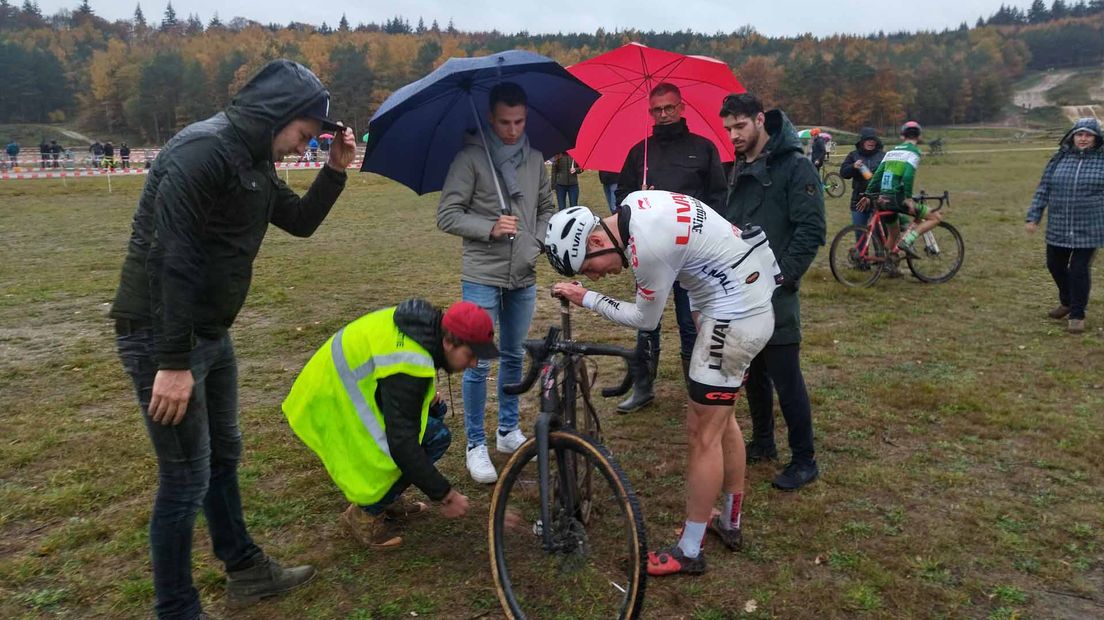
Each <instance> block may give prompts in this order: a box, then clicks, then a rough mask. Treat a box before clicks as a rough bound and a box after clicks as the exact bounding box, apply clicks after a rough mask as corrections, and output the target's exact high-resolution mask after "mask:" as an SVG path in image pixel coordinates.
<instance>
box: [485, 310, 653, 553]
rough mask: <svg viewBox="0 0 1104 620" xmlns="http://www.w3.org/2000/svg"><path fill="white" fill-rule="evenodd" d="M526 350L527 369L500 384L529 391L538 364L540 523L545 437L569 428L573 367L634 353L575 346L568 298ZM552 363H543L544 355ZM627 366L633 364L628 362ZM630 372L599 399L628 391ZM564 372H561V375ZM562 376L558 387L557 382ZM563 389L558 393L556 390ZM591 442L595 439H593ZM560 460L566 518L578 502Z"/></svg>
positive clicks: (547, 519)
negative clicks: (556, 321)
mask: <svg viewBox="0 0 1104 620" xmlns="http://www.w3.org/2000/svg"><path fill="white" fill-rule="evenodd" d="M525 347H526V349H527V350H528V351H529V353H530V354H531V355H532V356H533V357H534V363H533V364H532V365H531V366H530V368H529V372H528V373H527V376H526V377H525V378H523V379H522V381H521V382H520V383H518V384H515V385H510V386H504V387H503V391H505V392H507V393H518V394H520V393H522V392H525V391H526V390H528V389H529V386H531V385H532V383H533V381H534V379H535V374H536V373H535V371H536V368H537V362H538V361H539V362H541V366H540V368H541V370H540V390H541V391H540V413H539V414H538V416H537V423H536V427H535V429H534V435H535V438H536V441H537V471H538V480H539V485H540V489H539V491H540V518H541V523H542V524H549V523H552V506H551V497H550V496H551V489H552V486H551V480H550V462H549V455H548V435H549V433H550V432H551V431H552V430H556V429H559V428H569V429H574V428H575V423H576V413H577V394H578V381H577V379H576V369H577V368H578V367H579V366H580V365H581V364H583V357H584V356H585V355H586V354H587V353H592V354H598V355H602V354H604V355H619V356H621V357H625V358H626V359H628V356H629V355H634V352H632V351H629V350H624V349H618V348H616V347H607V346H602V345H589V344H585V343H577V342H575V341H574V340H572V339H571V306H570V304H569V302H568V301H567V300H561V301H560V327H559V328H556V327H553V328H550V329H549V330H548V335H547V336H546V337H545V339H544V340H543V341H532V340H530V341H527V342H526V343H525ZM550 355H551V356H554V357H552V358H551V359H546V358H547V357H549V356H550ZM630 364H632V362H630ZM631 370H632V368H631V365H630V368H629V369H627V371H626V373H625V377H624V379H623V380H622V382H621V385H620V386H618V387H616V388H612V389H603V390H602V394H603V396H607V397H608V396H619V395H621V394H624V393H625V392H627V391H628V388H629V386H630V385H631V384H632V372H631ZM565 371H566V372H565ZM561 373H563V381H562V384H561V383H560V382H559V381H558V379H559V377H560V374H561ZM561 385H562V390H563V391H562V395H561V391H560V389H558V388H559V387H560V386H561ZM595 439H598V438H597V437H595ZM556 458H557V459H558V460H559V465H560V467H558V468H557V469H558V471H559V473H560V481H559V482H560V491H561V496H562V499H563V503H564V510H565V511H566V512H567V513H568V514H572V515H574V514H575V511H576V507H577V501H576V500H577V498H576V497H575V493H576V488H575V485H574V484H572V482H571V481H572V480H573V479H574V477H575V472H574V465H575V464H574V463H573V462H570V463H568V462H565V461H564V455H563V454H562V452H560V453H557V455H556ZM552 530H553V528H551V527H542V528H541V543H542V546H543V547H544V550H545V551H547V552H551V551H555V550H556V549H555V541H553V539H552Z"/></svg>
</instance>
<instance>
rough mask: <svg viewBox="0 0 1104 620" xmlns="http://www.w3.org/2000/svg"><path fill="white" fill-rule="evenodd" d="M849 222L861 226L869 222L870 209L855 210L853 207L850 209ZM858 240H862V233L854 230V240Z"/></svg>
mask: <svg viewBox="0 0 1104 620" xmlns="http://www.w3.org/2000/svg"><path fill="white" fill-rule="evenodd" d="M851 223H852V224H854V225H855V226H863V227H865V226H867V225H868V224H870V210H869V209H867V210H866V211H856V210H854V209H851ZM860 240H862V233H861V232H859V231H857V230H856V231H855V241H860Z"/></svg>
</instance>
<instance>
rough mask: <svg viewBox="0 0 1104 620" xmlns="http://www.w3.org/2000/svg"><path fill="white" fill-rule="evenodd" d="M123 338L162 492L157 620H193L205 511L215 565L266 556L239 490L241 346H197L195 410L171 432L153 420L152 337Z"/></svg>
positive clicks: (156, 526)
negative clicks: (197, 534)
mask: <svg viewBox="0 0 1104 620" xmlns="http://www.w3.org/2000/svg"><path fill="white" fill-rule="evenodd" d="M117 331H118V335H117V336H116V343H117V345H118V350H119V358H120V359H121V360H122V363H123V368H124V369H125V370H126V372H127V374H129V375H130V377H131V379H132V380H133V382H134V390H135V392H136V393H137V395H138V404H139V406H140V407H141V410H142V419H143V420H144V421H145V423H146V431H147V433H148V434H149V437H150V441H151V442H152V443H153V449H154V452H156V453H157V466H158V478H159V484H158V488H157V497H156V499H155V500H154V503H153V514H152V515H151V517H150V532H149V537H150V559H151V563H152V565H153V590H154V594H155V596H156V599H157V602H156V605H155V609H156V612H157V617H158V618H160V619H161V620H167V619H172V620H176V619H178V618H179V619H187V620H192V618H195V617H196V616H197V615H198V614H199V612H200V611H201V610H200V604H199V593H198V592H197V591H196V589H195V586H193V585H192V531H193V529H194V527H195V518H196V513H197V512H199V509H200V507H202V508H203V514H204V516H206V518H207V531H208V532H209V533H210V535H211V546H212V547H214V552H215V557H217V558H218V559H220V560H222V562H223V564H224V565H225V566H226V570H227V571H230V570H233V569H234V567H236V566H239V565H242V564H244V563H245V561H246V560H249V559H250V558H252V557H253V556H254V555H257V554H260V553H261V550H260V548H258V547H257V545H255V544H254V543H253V539H252V538H250V536H249V532H248V531H246V528H245V519H244V517H243V516H242V504H241V493H240V492H239V490H238V461H239V460H240V459H241V450H242V439H241V431H240V429H239V428H238V365H237V360H236V359H235V357H234V345H233V344H232V343H231V342H230V337H229V336H228V335H224V336H223V337H222V338H219V339H218V340H210V339H205V338H198V339H197V341H196V345H195V348H194V349H193V350H192V376H193V377H194V378H195V387H194V388H193V390H192V397H191V399H190V400H189V401H188V409H187V411H186V412H185V414H184V419H183V420H182V421H181V422H180V424H178V425H176V426H166V425H162V424H157V423H154V422H153V421H151V420H150V418H149V411H148V409H149V402H150V395H151V394H152V392H153V379H154V376H155V375H156V374H157V363H156V362H155V361H154V357H153V334H152V330H150V329H149V328H141V329H135V330H133V331H130V330H128V329H118V330H117Z"/></svg>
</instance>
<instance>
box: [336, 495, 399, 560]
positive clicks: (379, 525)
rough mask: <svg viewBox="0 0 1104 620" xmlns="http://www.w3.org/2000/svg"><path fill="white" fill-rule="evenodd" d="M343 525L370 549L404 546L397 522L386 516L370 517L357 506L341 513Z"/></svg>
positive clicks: (350, 505) (352, 505)
mask: <svg viewBox="0 0 1104 620" xmlns="http://www.w3.org/2000/svg"><path fill="white" fill-rule="evenodd" d="M341 524H342V525H344V526H345V527H346V528H347V529H348V530H349V533H351V534H352V535H353V538H356V539H357V540H358V541H360V543H361V544H363V545H364V546H365V547H368V548H369V549H395V548H397V547H398V546H400V545H402V536H400V535H399V532H398V528H397V527H395V522H394V521H392V520H391V519H389V518H387V515H386V514H381V515H370V514H368V513H367V512H364V510H362V509H361V508H360V506H357V505H356V504H349V507H348V508H346V509H345V512H343V513H341Z"/></svg>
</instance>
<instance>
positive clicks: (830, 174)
mask: <svg viewBox="0 0 1104 620" xmlns="http://www.w3.org/2000/svg"><path fill="white" fill-rule="evenodd" d="M820 180H821V182H823V183H824V192H825V193H827V194H828V195H829V196H831V197H832V198H839V197H840V196H842V195H843V193H844V192H845V191H847V186H846V185H844V183H843V177H841V176H840V175H839V173H838V172H834V171H830V170H828V165H827V162H826V163H825V165H824V167H822V168H821V169H820Z"/></svg>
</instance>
